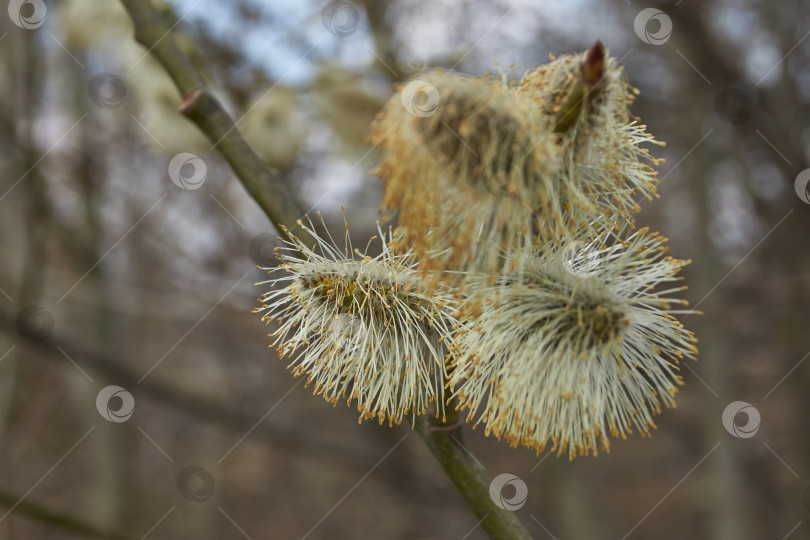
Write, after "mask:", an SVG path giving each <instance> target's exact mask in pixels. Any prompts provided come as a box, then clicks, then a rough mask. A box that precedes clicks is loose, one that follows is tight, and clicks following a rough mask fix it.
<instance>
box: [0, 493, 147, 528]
mask: <svg viewBox="0 0 810 540" xmlns="http://www.w3.org/2000/svg"><path fill="white" fill-rule="evenodd" d="M22 499H23V497H20V496H18V495H14V494H12V493H8V492H6V491H1V490H0V506H5V507H6V508H13V509H14V510H16V511H17V512H18V513H20V514H23V515H25V516H28V517H29V518H32V519H34V520H36V521H39V522H41V523H45V524H46V525H49V526H51V527H54V528H57V529H62V530H65V531H69V532H71V533H75V534H81V535H84V536H90V537H92V538H102V539H104V540H131V538H132V537H130V536H127V535H124V534H121V533H118V532H115V531H109V530H106V529H104V528H102V527H99V526H97V525H93V524H92V523H88V522H86V521H83V520H81V519H78V518H75V517H73V516H71V515H70V514H63V513H61V512H56V511H54V510H51V509H50V508H48V507H46V506H43V505H41V504H39V503H35V502H31V501H26V500H22Z"/></svg>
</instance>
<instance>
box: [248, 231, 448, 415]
mask: <svg viewBox="0 0 810 540" xmlns="http://www.w3.org/2000/svg"><path fill="white" fill-rule="evenodd" d="M298 224H299V225H300V226H301V227H302V228H303V229H304V230H306V231H307V232H308V233H309V234H310V235H312V236H313V237H314V238H315V240H316V244H315V246H313V247H308V246H306V245H304V244H303V243H302V242H301V241H300V240H299V239H298V238H297V237H296V236H295V235H293V234H292V233H291V232H289V231H287V230H286V229H285V233H286V234H287V237H288V238H287V240H286V241H285V245H284V247H282V248H278V249H279V257H280V259H281V265H280V266H279V267H278V268H276V269H270V272H271V274H275V273H276V272H278V273H283V275H278V274H276V277H274V278H273V279H271V280H269V281H265V282H262V283H260V284H259V285H266V286H269V290H268V291H267V292H266V293H264V294H263V295H262V297H261V298H260V301H261V302H262V306H261V307H260V308H258V309H256V311H255V312H256V313H261V314H262V320H263V321H265V322H267V323H268V324H269V323H270V322H271V321H276V322H277V323H278V328H277V329H276V330H275V331H274V332H273V333H272V334H270V336H271V337H272V338H273V339H274V340H273V343H272V346H275V347H277V350H278V353H279V355H280V356H281V357H282V358H284V357H291V358H292V359H293V360H292V363H291V364H290V365H289V368H291V369H292V372H293V373H294V374H295V375H296V376H301V375H306V377H307V384H308V385H309V384H313V385H314V393H315V394H320V395H322V396H323V398H324V399H325V400H327V401H328V402H330V403H333V404H337V402H338V400H339V399H346V400H347V401H348V402H349V403H350V402H351V401H352V400H355V401H356V403H357V408H358V410H359V411H360V412H361V417H360V419H361V420H362V419H364V418H366V419H367V418H377V419H378V420H379V421H380V423H382V422H383V421H384V420H386V419H387V420H388V421H389V424H392V423H399V422H401V421H402V419H403V417H405V416H406V415H408V414H412V415H416V414H424V413H426V412H427V411H428V407H429V406H430V405H431V404H434V403H435V405H434V406H435V409H436V414H437V415H439V414H443V412H444V401H445V400H444V381H445V377H446V370H445V362H444V356H445V350H444V345H443V343H442V342H443V340H444V336H446V335H447V334H448V333H449V330H450V328H451V327H452V326H453V325H454V324H455V321H454V319H453V318H452V317H451V316H450V313H451V312H452V311H453V309H454V307H453V300H452V299H451V297H450V296H449V295H447V294H444V293H443V292H441V291H440V290H436V289H430V288H428V287H427V286H426V285H425V284H424V282H423V281H422V280H421V278H420V277H419V276H418V275H417V272H416V269H415V261H414V259H413V257H412V255H411V254H410V253H405V254H401V255H398V254H394V253H393V252H392V251H391V250H390V248H389V245H388V244H389V243H390V241H391V240H392V236H391V233H390V232H389V233H388V235H387V236H386V235H385V234H384V233H382V231H380V233H379V240H380V241H381V242H382V253H380V254H379V255H377V256H376V257H371V256H367V255H365V254H361V253H360V252H359V251H357V250H352V248H351V244H350V242H349V240H348V225H347V226H346V230H347V233H346V242H347V246H346V248H345V249H344V250H340V249H338V248H337V246H336V245H335V244H334V241H332V239H331V237H330V238H329V239H328V240H327V239H323V238H321V237H319V236H318V235H317V233H316V232H315V230H314V227H313V226H312V222H311V221H310V222H308V225H304V224H303V223H302V222H300V221H299V223H298ZM375 238H377V237H375ZM375 238H372V240H370V241H369V244H371V242H372V241H373V240H375Z"/></svg>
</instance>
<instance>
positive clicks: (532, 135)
mask: <svg viewBox="0 0 810 540" xmlns="http://www.w3.org/2000/svg"><path fill="white" fill-rule="evenodd" d="M594 51H596V53H594ZM594 54H596V56H595V58H592V56H593V55H594ZM605 55H606V52H605V51H604V49H602V48H601V45H599V47H598V48H594V49H592V50H591V51H589V52H588V53H584V54H580V55H575V56H566V57H563V58H560V59H558V60H555V61H554V62H551V63H550V64H547V65H546V66H541V67H540V68H537V69H536V70H534V71H532V72H530V73H528V74H527V75H526V76H525V77H524V78H523V80H521V81H519V82H517V83H514V84H513V83H507V82H505V80H503V79H500V78H494V77H490V76H485V77H479V78H473V77H467V76H464V75H460V74H457V73H448V72H442V71H434V72H428V73H424V74H421V75H418V76H417V78H416V79H415V80H414V81H411V83H409V84H408V85H405V86H404V87H402V91H401V93H400V94H397V95H395V96H394V97H393V98H392V99H391V100H390V101H389V103H388V105H387V106H386V108H385V109H384V110H383V112H382V113H381V114H380V116H379V117H378V119H377V121H376V123H375V126H374V130H373V132H372V140H374V142H375V143H377V144H379V146H380V148H381V149H382V162H381V164H380V166H379V168H378V173H379V175H380V176H381V177H382V178H383V179H384V180H385V191H384V195H383V201H382V206H383V209H391V210H394V211H395V212H396V215H397V219H398V224H399V226H400V227H401V230H402V233H403V236H402V238H403V241H404V244H405V247H406V248H408V249H410V248H412V249H413V250H414V252H415V253H416V255H417V256H418V257H419V259H420V261H421V263H422V265H423V267H424V268H436V269H440V270H452V271H460V272H486V273H491V274H498V273H499V272H500V271H501V270H502V269H503V264H502V263H503V261H504V259H505V258H508V257H510V255H511V254H514V253H520V252H522V251H525V250H526V249H531V246H532V245H533V244H534V243H535V241H536V240H537V238H540V240H547V239H551V238H559V237H561V236H564V235H567V234H572V231H575V230H578V229H580V228H582V227H583V226H586V225H587V223H589V221H590V220H591V219H592V218H593V216H594V215H596V214H600V215H601V216H602V219H603V220H605V221H607V220H610V221H611V222H613V223H629V222H631V221H632V217H631V216H632V214H633V213H634V212H635V211H637V210H638V205H637V204H636V199H638V198H639V197H640V196H645V197H652V196H653V195H655V185H656V182H657V180H656V177H655V174H656V173H655V171H654V170H653V169H652V168H651V167H650V164H655V163H657V160H655V159H653V158H652V157H651V156H650V154H649V152H648V150H647V149H646V148H644V147H643V146H641V145H642V144H643V143H654V144H658V143H657V142H656V141H655V140H654V139H653V138H652V137H651V136H650V135H648V134H647V133H646V132H645V129H644V126H641V125H639V124H638V123H637V122H635V121H634V120H633V119H632V118H631V117H630V114H629V112H628V105H629V104H630V103H631V102H632V101H633V97H634V95H633V90H632V89H631V88H630V87H629V86H628V85H627V82H626V81H625V79H624V76H623V74H622V72H621V69H620V68H619V67H618V66H617V65H616V62H615V60H614V59H613V58H608V57H606V56H605ZM589 59H590V60H589ZM588 62H591V63H592V64H595V65H597V66H598V68H596V67H594V68H593V70H595V72H596V74H597V75H598V84H597V83H594V85H593V87H592V88H591V87H589V86H588V85H587V82H588V79H587V77H584V76H583V75H582V73H581V71H582V70H583V69H585V68H584V67H583V66H585V65H586V63H588ZM589 65H590V64H589ZM583 81H585V82H583ZM415 83H416V84H418V86H419V88H421V89H422V90H421V92H424V93H428V92H430V93H432V94H433V95H435V96H437V97H438V103H437V104H436V105H435V110H431V111H427V112H420V114H414V107H413V106H412V107H408V106H406V105H407V103H408V101H407V100H415V99H416V96H415V95H413V96H412V95H411V94H412V93H413V92H409V91H408V89H409V88H412V86H411V85H413V84H415ZM569 109H570V111H569ZM566 111H568V112H571V114H572V117H573V118H574V120H573V121H571V122H569V123H568V124H565V125H564V127H565V129H559V128H560V127H561V122H562V120H561V115H563V117H565V115H564V114H563V113H565V112H566ZM396 247H399V246H396ZM445 277H447V276H445Z"/></svg>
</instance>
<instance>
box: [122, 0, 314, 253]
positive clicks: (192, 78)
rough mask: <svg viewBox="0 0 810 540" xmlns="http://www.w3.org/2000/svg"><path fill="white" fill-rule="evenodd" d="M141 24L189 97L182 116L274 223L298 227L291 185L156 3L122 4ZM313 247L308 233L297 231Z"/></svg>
mask: <svg viewBox="0 0 810 540" xmlns="http://www.w3.org/2000/svg"><path fill="white" fill-rule="evenodd" d="M121 3H122V4H123V5H124V8H126V10H127V11H128V12H129V15H130V17H131V19H132V23H133V25H134V26H135V39H136V41H138V43H140V44H141V45H143V46H144V47H146V48H147V50H148V52H149V53H150V54H152V55H153V56H154V57H155V58H157V60H158V61H159V62H160V63H161V64H162V65H163V68H164V69H165V70H166V72H167V73H168V74H169V77H171V78H172V80H173V81H174V84H175V86H176V87H177V90H178V91H179V92H180V95H181V96H184V99H183V103H182V105H181V106H180V112H181V113H182V114H183V115H185V116H186V117H188V118H189V119H190V120H191V121H192V122H194V123H195V124H197V127H199V128H200V130H201V131H202V132H203V133H204V134H205V135H206V136H207V137H208V139H210V140H211V142H212V143H213V144H214V146H215V147H216V148H217V149H218V150H219V152H220V153H221V154H222V155H223V156H224V157H225V159H226V160H227V162H228V164H229V165H230V166H231V168H232V169H233V172H234V173H235V174H236V177H237V178H238V179H239V181H240V182H241V183H242V186H243V187H244V188H245V190H246V191H247V192H248V194H249V195H250V196H251V197H252V198H253V199H254V200H255V201H256V204H258V205H259V207H260V208H261V209H262V211H264V213H265V214H266V215H267V217H268V218H270V221H272V222H273V224H274V225H275V226H276V229H277V230H278V229H280V226H281V225H286V226H287V227H288V228H290V229H293V228H294V226H295V222H296V220H297V219H299V218H300V217H301V216H302V215H303V212H302V211H301V209H300V208H298V205H297V204H296V203H295V201H294V200H293V198H292V196H291V195H290V193H289V191H288V190H287V186H285V185H284V183H283V182H282V181H281V180H280V179H279V178H278V176H276V175H275V174H274V173H273V172H272V171H271V170H270V169H268V168H267V167H266V166H265V165H264V164H263V163H262V161H261V160H260V159H259V156H257V155H256V153H255V152H254V151H253V149H252V148H251V147H250V145H249V144H248V143H247V141H245V139H244V137H242V134H241V133H239V130H238V129H237V128H236V125H235V124H234V122H233V120H231V118H230V116H228V113H227V112H225V109H223V108H222V105H221V104H220V103H219V101H218V100H217V99H216V98H215V97H214V96H213V94H212V93H211V91H210V90H209V89H208V86H207V85H206V84H205V81H204V80H203V78H202V76H201V75H200V73H199V72H198V71H197V69H196V68H195V67H194V65H193V64H192V63H191V60H190V59H189V57H188V55H186V54H185V53H184V52H183V51H182V50H181V49H180V47H178V46H177V43H175V41H174V39H173V37H172V36H171V35H170V30H171V29H170V28H169V27H168V25H167V24H166V21H164V20H163V18H162V17H161V16H160V14H159V13H158V11H157V10H156V9H155V8H154V6H153V5H152V2H151V0H121ZM296 233H297V234H298V235H299V236H300V237H301V238H302V240H304V241H305V243H306V244H310V243H311V238H310V237H309V234H308V233H306V231H303V230H302V231H296Z"/></svg>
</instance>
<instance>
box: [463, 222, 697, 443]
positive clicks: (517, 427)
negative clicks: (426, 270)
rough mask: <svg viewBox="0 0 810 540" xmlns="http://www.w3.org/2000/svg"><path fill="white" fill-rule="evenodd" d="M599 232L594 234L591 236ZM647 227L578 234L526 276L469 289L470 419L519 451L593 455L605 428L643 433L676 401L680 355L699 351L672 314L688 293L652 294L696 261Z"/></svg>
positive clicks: (524, 269)
mask: <svg viewBox="0 0 810 540" xmlns="http://www.w3.org/2000/svg"><path fill="white" fill-rule="evenodd" d="M588 235H590V237H588ZM664 242H665V239H664V238H662V237H661V236H659V235H657V234H655V233H650V232H649V231H647V230H646V229H641V230H639V231H637V232H635V233H634V234H632V235H631V236H630V237H629V238H628V239H627V240H620V239H616V238H615V237H614V236H613V234H612V233H607V232H605V233H599V234H592V233H587V234H580V235H578V236H577V237H575V238H572V239H571V243H557V244H556V245H555V244H548V245H545V246H542V248H541V249H538V250H537V251H536V252H535V253H534V254H532V255H529V256H527V260H526V261H523V263H522V264H520V265H519V267H520V269H519V271H518V272H516V273H515V274H513V275H511V276H504V277H502V278H500V279H498V280H497V282H495V283H494V284H487V282H485V281H482V282H479V283H478V284H477V285H471V290H470V297H469V298H470V299H469V301H468V303H467V304H466V305H465V306H463V307H462V309H461V316H460V317H459V318H460V320H462V321H464V322H463V324H462V326H461V328H460V330H459V332H458V333H457V334H456V335H455V336H454V339H453V343H452V346H451V354H452V356H453V361H452V375H451V386H452V387H453V388H454V390H455V395H456V397H457V398H458V399H459V401H460V403H461V407H462V408H463V409H469V415H468V420H475V422H476V424H478V423H484V425H485V433H486V434H488V435H489V434H493V435H495V436H496V437H498V438H499V439H500V438H501V437H505V438H506V439H507V441H508V442H509V443H510V444H511V445H512V446H517V445H521V446H525V447H528V448H532V449H535V450H537V451H538V452H540V451H542V450H543V449H545V447H546V446H547V444H549V443H551V444H552V447H553V449H555V450H557V452H558V454H562V453H564V452H566V451H567V452H568V454H569V456H570V457H573V456H575V455H576V454H580V455H585V454H588V453H590V452H593V453H594V454H596V451H597V443H601V446H602V447H603V448H604V449H606V450H607V449H608V447H609V443H608V439H607V435H608V434H611V435H614V436H621V437H625V435H626V434H627V433H629V432H631V431H632V430H633V429H637V430H638V431H639V432H641V433H642V434H646V433H648V431H649V428H651V427H654V423H653V416H654V415H655V414H656V413H658V412H659V411H660V409H661V405H662V404H663V405H665V406H673V405H674V399H673V396H674V395H675V393H676V392H677V386H678V385H680V384H681V377H680V376H679V375H678V366H677V364H678V361H679V360H680V359H682V358H684V357H688V358H693V357H694V355H696V354H697V349H696V348H695V345H694V343H695V342H696V340H695V338H694V337H693V336H692V334H691V332H689V331H687V330H685V329H684V328H683V326H682V325H681V323H679V322H678V321H677V320H676V319H675V318H674V316H673V315H675V314H678V313H687V312H688V311H685V310H681V309H673V306H678V305H684V304H686V302H685V301H684V300H680V299H675V298H671V297H670V296H669V295H670V294H671V293H673V292H676V291H680V290H682V289H683V288H684V287H675V288H669V289H667V290H662V291H657V292H655V291H654V290H653V289H654V288H655V287H656V286H657V285H659V284H662V283H665V282H671V281H676V280H678V279H679V278H677V277H676V274H677V273H678V271H679V269H680V268H681V267H683V266H684V265H685V264H687V263H688V261H682V260H677V259H673V258H672V257H669V256H666V255H665V252H666V248H665V246H664Z"/></svg>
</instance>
